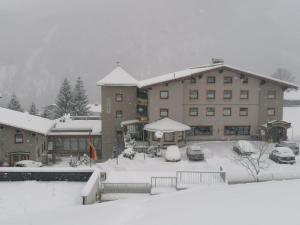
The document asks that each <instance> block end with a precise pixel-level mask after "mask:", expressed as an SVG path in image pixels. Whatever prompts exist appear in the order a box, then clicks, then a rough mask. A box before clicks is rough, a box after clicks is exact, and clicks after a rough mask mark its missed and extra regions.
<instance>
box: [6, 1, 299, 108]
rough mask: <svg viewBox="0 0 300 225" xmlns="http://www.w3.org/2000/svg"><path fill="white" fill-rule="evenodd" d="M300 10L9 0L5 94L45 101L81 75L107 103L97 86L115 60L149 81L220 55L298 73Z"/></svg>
mask: <svg viewBox="0 0 300 225" xmlns="http://www.w3.org/2000/svg"><path fill="white" fill-rule="evenodd" d="M299 12H300V2H299V1H296V0H266V1H259V0H252V1H241V0H227V1H226V0H223V1H221V0H219V1H216V0H205V1H201V0H185V1H178V0H177V1H176V0H160V1H159V0H152V1H146V0H118V1H117V0H101V1H97V0H68V1H66V0H65V1H63V0H0V27H1V33H0V34H1V35H0V91H1V92H3V94H4V97H5V98H6V100H7V101H8V98H9V95H10V94H11V93H12V92H13V91H15V92H16V94H17V95H19V97H20V99H21V101H22V103H23V105H24V108H28V107H27V106H28V105H29V104H30V102H31V101H35V102H37V103H38V105H39V106H42V105H44V104H48V103H49V104H50V103H52V102H53V101H54V100H55V97H56V94H57V90H58V88H59V85H60V82H61V80H62V79H63V78H64V77H68V78H70V79H71V80H72V81H73V80H75V77H76V76H78V75H81V76H82V78H83V80H84V81H85V84H86V89H88V94H89V98H90V101H91V102H99V99H100V97H99V90H98V88H97V87H96V86H95V83H96V81H97V80H99V79H100V78H101V77H103V76H104V75H106V74H107V73H108V72H110V70H112V69H113V68H114V66H115V62H116V61H121V65H122V66H123V67H124V68H125V69H126V70H128V72H130V73H132V74H133V75H135V76H136V77H137V78H138V79H141V78H145V77H149V76H154V75H159V74H162V73H165V72H170V71H176V70H179V69H183V68H186V67H189V66H195V65H201V64H206V63H209V61H210V58H212V57H215V56H219V57H223V58H224V59H225V63H227V64H229V65H232V66H236V67H242V68H245V69H248V70H251V71H254V72H258V73H264V74H267V75H268V74H271V73H272V72H273V71H275V70H276V68H277V67H285V68H287V69H288V70H290V71H291V72H292V73H293V74H294V75H296V76H297V77H298V71H299V70H300V54H299V53H300V45H299V40H300V25H299V21H300V14H299ZM5 98H4V99H2V100H1V102H2V103H3V102H4V101H5Z"/></svg>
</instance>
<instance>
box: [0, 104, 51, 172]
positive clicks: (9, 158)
mask: <svg viewBox="0 0 300 225" xmlns="http://www.w3.org/2000/svg"><path fill="white" fill-rule="evenodd" d="M54 123H55V121H53V120H49V119H45V118H42V117H39V116H34V115H30V114H28V113H23V112H18V111H14V110H10V109H6V108H1V107H0V165H10V166H13V165H14V164H15V163H16V162H18V161H20V160H27V159H31V160H35V161H41V162H44V163H45V162H46V161H47V146H46V143H47V133H48V131H49V130H50V129H51V128H52V127H53V126H54Z"/></svg>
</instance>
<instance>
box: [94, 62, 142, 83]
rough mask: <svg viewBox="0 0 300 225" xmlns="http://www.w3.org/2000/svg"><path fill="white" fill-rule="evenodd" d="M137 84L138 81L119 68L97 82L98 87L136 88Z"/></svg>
mask: <svg viewBox="0 0 300 225" xmlns="http://www.w3.org/2000/svg"><path fill="white" fill-rule="evenodd" d="M137 84H138V81H137V80H136V79H135V78H134V77H133V76H131V75H130V74H129V73H128V72H126V71H125V70H124V69H123V68H122V67H120V66H118V67H116V68H115V69H114V70H113V71H111V72H110V73H109V74H108V75H106V76H105V77H104V78H103V79H102V80H100V81H98V82H97V85H99V86H137Z"/></svg>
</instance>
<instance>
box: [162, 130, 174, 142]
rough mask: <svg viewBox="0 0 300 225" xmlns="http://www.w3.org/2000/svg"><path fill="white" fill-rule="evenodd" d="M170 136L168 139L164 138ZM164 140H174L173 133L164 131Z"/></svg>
mask: <svg viewBox="0 0 300 225" xmlns="http://www.w3.org/2000/svg"><path fill="white" fill-rule="evenodd" d="M168 136H169V137H171V138H170V139H168V138H166V137H168ZM164 141H165V142H175V133H173V132H172V133H164Z"/></svg>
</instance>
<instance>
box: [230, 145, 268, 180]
mask: <svg viewBox="0 0 300 225" xmlns="http://www.w3.org/2000/svg"><path fill="white" fill-rule="evenodd" d="M252 144H253V147H254V149H255V150H256V152H255V153H252V154H243V155H241V154H239V155H236V156H235V157H234V160H235V162H236V163H238V164H240V165H241V166H243V167H244V168H245V169H246V170H247V172H248V173H249V174H250V175H251V176H252V177H253V178H254V180H255V181H256V182H259V174H260V172H261V170H264V169H266V168H267V167H268V164H267V163H266V157H267V155H268V153H269V152H270V150H271V145H270V144H269V143H267V142H263V141H257V142H253V143H252Z"/></svg>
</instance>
